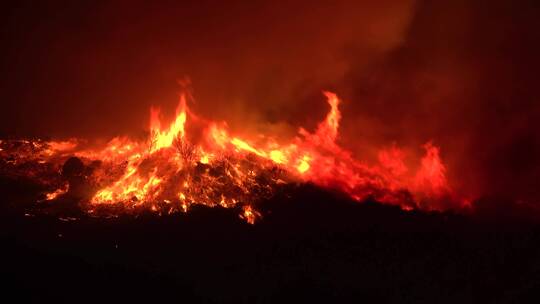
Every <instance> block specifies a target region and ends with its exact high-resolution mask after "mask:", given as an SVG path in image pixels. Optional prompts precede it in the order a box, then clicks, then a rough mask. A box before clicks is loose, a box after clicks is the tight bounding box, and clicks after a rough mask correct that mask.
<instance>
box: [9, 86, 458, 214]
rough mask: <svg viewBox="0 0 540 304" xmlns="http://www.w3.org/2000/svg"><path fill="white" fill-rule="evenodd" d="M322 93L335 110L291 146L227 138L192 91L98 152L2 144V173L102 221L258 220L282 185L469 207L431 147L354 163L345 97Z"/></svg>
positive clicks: (415, 204)
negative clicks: (198, 210)
mask: <svg viewBox="0 0 540 304" xmlns="http://www.w3.org/2000/svg"><path fill="white" fill-rule="evenodd" d="M324 95H325V96H326V99H327V102H328V105H329V106H330V110H329V112H328V113H327V115H326V117H325V118H324V120H322V121H321V122H320V123H319V124H318V126H317V128H316V130H314V131H313V132H310V131H307V130H305V129H303V128H300V130H299V132H298V135H297V136H296V137H295V138H292V139H289V140H288V141H284V140H278V139H276V138H274V137H273V136H272V135H267V134H259V135H258V136H257V139H256V140H252V139H247V138H241V137H237V136H235V135H233V134H230V132H229V130H228V129H227V125H226V123H217V122H213V121H208V120H205V119H204V118H201V117H199V116H197V115H196V114H195V113H193V112H191V111H190V109H189V108H188V101H189V95H186V94H182V95H181V96H180V102H179V105H178V108H177V113H176V116H175V119H174V121H173V122H172V123H171V124H170V125H169V126H168V127H164V126H163V125H162V123H161V120H160V112H159V110H158V109H154V108H152V109H151V115H150V128H149V129H150V132H149V135H148V138H147V139H146V140H142V141H141V140H139V141H137V140H133V139H129V138H127V137H116V138H113V139H112V140H110V141H109V142H108V143H107V144H106V145H104V146H99V147H97V146H96V145H91V144H89V143H88V142H87V141H84V140H81V139H72V140H68V141H43V140H5V141H2V142H1V151H0V157H1V162H2V163H1V167H0V168H1V171H2V172H1V174H3V175H5V176H9V177H13V178H24V179H30V180H32V181H33V182H35V183H38V184H40V185H41V186H42V187H43V189H47V190H46V191H44V192H43V193H42V198H41V199H40V202H39V204H49V205H51V206H53V207H54V204H61V203H59V202H65V203H66V204H74V205H75V204H77V203H78V206H79V207H80V208H81V209H82V210H84V211H85V212H87V213H90V214H93V215H97V216H100V215H102V216H111V215H113V216H114V215H118V214H120V213H136V212H138V211H141V210H151V211H154V212H156V213H159V214H170V213H174V212H187V211H188V210H189V209H190V206H191V205H193V204H202V205H206V206H210V207H213V206H220V207H224V208H230V207H240V208H241V210H243V212H242V214H240V217H242V218H244V219H245V220H246V221H248V222H249V223H254V222H255V220H256V218H257V217H259V216H260V213H259V212H258V211H257V204H258V203H259V202H261V201H263V200H267V199H269V198H270V197H272V196H273V195H274V193H275V192H276V191H278V190H279V189H280V187H282V186H283V185H294V184H298V183H313V184H315V185H317V186H320V187H323V188H328V189H333V190H338V191H341V192H344V193H346V194H347V195H349V196H350V197H351V198H352V199H354V200H357V201H362V200H365V199H368V198H369V199H374V200H376V201H379V202H382V203H387V204H394V205H399V206H401V207H402V208H403V209H405V210H410V209H413V208H421V209H428V210H441V209H447V208H458V207H462V203H461V202H459V201H458V200H457V199H456V198H455V195H454V194H453V193H452V190H451V189H450V187H449V185H448V182H447V180H446V176H445V170H446V168H445V166H444V164H443V163H442V161H441V158H440V155H439V148H438V147H436V146H435V145H433V144H432V143H431V142H427V143H426V144H425V145H424V147H423V148H424V149H425V155H424V156H423V157H422V158H421V159H419V160H416V161H415V163H416V166H415V167H409V166H407V165H406V163H410V161H409V162H406V158H405V154H404V153H403V152H402V150H400V149H399V148H398V147H395V146H393V147H391V148H388V149H382V150H381V151H380V152H379V155H378V162H377V163H375V164H368V163H367V162H364V161H361V160H357V159H355V158H354V157H353V156H352V154H351V153H350V152H349V151H347V150H346V149H344V148H342V147H340V146H339V145H338V143H337V141H336V139H337V138H338V129H339V123H340V119H341V113H340V111H339V103H340V99H339V98H338V96H337V95H335V94H334V93H330V92H325V93H324ZM191 125H194V126H195V125H196V126H197V128H190V126H191ZM191 130H195V132H194V133H195V134H196V135H192V134H190V132H189V131H191ZM413 163H414V162H413Z"/></svg>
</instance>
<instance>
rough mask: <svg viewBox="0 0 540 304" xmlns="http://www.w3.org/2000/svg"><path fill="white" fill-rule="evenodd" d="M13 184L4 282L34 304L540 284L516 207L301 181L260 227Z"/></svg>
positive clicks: (487, 291)
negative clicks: (47, 210)
mask: <svg viewBox="0 0 540 304" xmlns="http://www.w3.org/2000/svg"><path fill="white" fill-rule="evenodd" d="M1 185H2V188H1V191H0V192H1V194H2V197H3V199H2V205H1V206H2V212H1V217H2V219H1V221H0V223H1V227H0V237H1V242H2V245H3V249H2V251H3V253H4V259H3V262H4V265H3V274H4V279H5V283H4V287H5V290H6V291H8V293H10V294H11V295H13V296H16V298H17V299H20V300H32V301H44V300H49V301H70V302H71V301H82V302H86V301H87V302H96V301H100V302H101V301H105V302H112V301H122V302H126V301H157V302H161V301H164V300H172V301H178V302H248V303H253V302H256V303H275V302H292V301H312V302H313V301H315V302H329V301H332V300H337V301H343V302H345V301H349V300H354V299H359V300H361V299H363V300H368V301H377V302H379V303H381V302H382V303H386V302H399V303H404V302H405V303H428V302H433V301H436V302H438V303H456V302H461V303H469V302H497V303H514V302H520V303H523V302H525V301H526V300H527V299H530V298H531V296H533V297H534V296H535V295H537V292H538V289H539V288H540V258H539V257H540V246H539V245H538V244H539V243H540V226H538V225H537V224H536V223H537V222H535V221H534V220H532V219H531V218H530V217H527V216H526V214H527V212H524V211H523V208H521V209H520V208H518V207H513V208H511V209H509V208H508V207H509V206H510V205H506V208H505V210H514V211H515V212H506V214H505V215H504V216H502V215H501V213H497V212H492V211H490V210H491V209H489V210H487V209H486V208H484V209H482V208H481V207H479V208H476V209H475V211H473V212H471V213H470V214H456V213H450V212H446V213H427V212H418V211H412V212H406V211H402V210H401V209H399V208H398V207H392V206H385V205H380V204H378V203H376V202H370V201H368V202H365V203H362V204H359V203H355V202H352V201H350V200H348V199H347V198H346V197H345V196H342V195H340V194H339V193H331V192H328V191H324V190H321V189H319V188H317V187H315V186H312V185H301V186H295V187H290V188H289V189H285V190H284V191H281V192H280V193H278V194H277V195H276V196H275V197H274V198H272V199H271V200H269V201H266V202H264V204H262V205H261V206H260V210H261V212H262V214H263V219H262V220H260V221H259V222H258V223H256V224H255V225H249V224H247V223H245V222H244V221H243V220H241V219H240V218H238V210H234V209H223V208H208V207H205V206H194V208H193V209H192V210H191V211H190V212H188V213H186V214H183V213H179V214H173V215H169V216H157V215H155V214H153V213H151V212H148V213H142V214H140V215H139V216H136V217H135V216H131V215H130V216H120V217H118V218H109V219H106V218H91V217H87V216H77V217H78V219H77V220H69V219H68V218H59V217H58V216H51V215H46V214H40V213H35V212H34V213H32V214H28V210H29V209H27V207H28V206H26V207H23V206H21V207H19V208H17V207H14V206H13V205H11V204H9V202H10V200H11V201H12V200H13V198H16V197H22V196H31V195H32V191H34V190H33V189H32V187H31V186H30V185H29V184H24V182H22V181H14V180H7V179H5V178H3V179H2V180H1ZM36 191H39V190H36ZM488 200H489V201H491V202H496V200H495V199H488ZM499 201H501V200H499ZM479 204H480V205H479V206H481V203H479ZM494 204H495V203H493V204H491V205H494ZM502 204H504V203H499V204H498V205H502ZM30 210H32V209H30ZM25 213H26V215H25Z"/></svg>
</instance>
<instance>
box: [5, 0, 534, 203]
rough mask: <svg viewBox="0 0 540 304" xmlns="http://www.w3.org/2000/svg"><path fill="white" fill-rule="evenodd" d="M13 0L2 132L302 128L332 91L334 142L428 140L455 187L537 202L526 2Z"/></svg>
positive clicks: (369, 154)
mask: <svg viewBox="0 0 540 304" xmlns="http://www.w3.org/2000/svg"><path fill="white" fill-rule="evenodd" d="M290 2H292V3H287V4H285V3H280V4H279V5H278V4H276V3H275V2H274V1H252V2H251V3H247V2H246V1H227V2H223V3H216V2H215V1H183V2H182V3H181V4H180V3H177V1H171V2H167V1H164V2H159V3H152V2H145V1H115V2H108V1H104V2H88V3H81V2H66V3H61V2H56V3H53V4H51V3H47V4H36V3H33V2H28V3H22V2H17V3H13V4H12V6H11V7H8V8H6V9H5V10H4V12H3V13H2V14H3V16H2V20H3V23H4V24H3V26H2V28H3V31H2V33H1V37H2V40H3V41H4V43H3V45H5V46H6V47H5V48H4V49H3V50H2V51H1V52H2V56H1V58H2V59H1V61H0V64H1V66H2V70H3V71H5V72H4V76H3V77H2V81H1V84H2V93H1V94H2V95H1V97H2V104H3V105H2V107H3V111H1V113H0V133H1V134H3V135H5V136H29V135H38V136H53V137H71V136H81V137H84V136H86V137H88V136H96V137H110V136H115V135H119V134H131V135H136V134H134V133H139V132H143V131H144V130H145V129H147V127H148V121H147V117H148V111H149V108H150V106H151V105H155V106H161V108H162V113H170V115H171V116H169V119H171V118H172V115H173V114H174V113H175V110H174V109H175V107H176V105H177V92H178V89H179V86H178V83H177V80H178V79H181V78H183V77H184V76H189V78H190V79H191V82H192V84H193V91H194V96H195V98H196V100H195V101H194V102H192V103H191V104H190V106H191V107H192V108H193V109H194V111H195V112H197V113H200V114H201V115H202V116H205V117H208V118H210V119H214V120H224V121H228V122H229V124H230V127H231V128H232V129H233V130H236V131H238V132H245V133H250V134H253V133H257V132H262V131H268V130H272V131H273V132H276V134H278V135H282V134H288V135H290V134H293V133H295V132H296V129H297V127H298V126H306V127H307V128H312V129H313V128H314V127H315V123H316V122H317V121H319V120H320V119H321V118H322V117H324V113H325V112H327V110H328V109H327V108H326V107H327V105H326V103H325V102H324V97H323V96H322V94H321V91H322V90H333V91H335V92H336V93H338V95H340V96H341V97H342V98H343V99H344V102H343V104H342V111H343V124H342V126H341V127H340V133H341V135H340V136H341V137H340V138H338V141H340V142H341V144H342V145H344V146H346V147H348V148H350V149H352V150H353V151H354V153H355V154H357V155H358V156H361V157H365V158H366V159H370V158H374V157H375V153H374V151H375V150H377V149H378V148H380V147H382V146H391V145H393V144H397V145H398V146H403V147H408V148H406V149H405V150H406V151H405V152H406V153H408V154H409V155H417V154H419V153H421V152H422V150H421V146H422V144H424V143H425V142H427V141H429V140H433V143H434V144H435V145H437V146H440V147H441V157H442V158H443V160H444V161H445V162H446V163H447V167H448V175H449V180H450V182H451V184H452V186H453V187H454V188H457V189H459V190H460V191H463V192H464V193H467V194H470V195H473V196H476V195H483V194H486V193H490V194H495V195H501V196H509V197H513V198H518V199H525V200H535V199H537V198H540V193H539V192H538V191H540V190H539V189H538V187H535V185H534V183H535V181H537V180H539V178H540V176H539V173H538V172H539V169H540V168H539V167H540V164H539V161H538V156H537V155H538V154H539V152H540V144H539V142H540V141H539V140H538V139H539V138H538V135H539V132H538V129H539V128H538V127H537V123H536V124H535V122H536V121H538V118H540V117H539V116H540V111H539V107H538V106H537V105H536V104H537V95H538V94H537V90H536V88H535V79H536V76H535V74H536V73H537V72H536V71H538V67H539V65H538V63H539V59H538V56H537V54H538V51H539V46H538V41H539V40H538V38H539V37H538V31H537V30H536V29H537V28H538V26H539V25H540V24H539V23H540V21H537V20H538V19H537V18H536V15H537V13H538V12H537V8H536V6H537V4H535V2H534V1H522V2H520V3H519V4H516V3H510V1H475V2H471V1H419V2H415V1H390V0H388V1H387V0H381V1H328V2H321V3H317V4H315V3H313V1H290Z"/></svg>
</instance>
